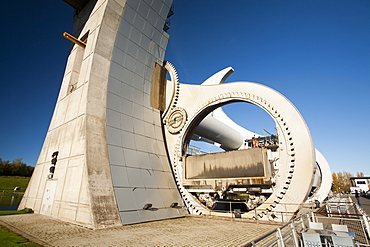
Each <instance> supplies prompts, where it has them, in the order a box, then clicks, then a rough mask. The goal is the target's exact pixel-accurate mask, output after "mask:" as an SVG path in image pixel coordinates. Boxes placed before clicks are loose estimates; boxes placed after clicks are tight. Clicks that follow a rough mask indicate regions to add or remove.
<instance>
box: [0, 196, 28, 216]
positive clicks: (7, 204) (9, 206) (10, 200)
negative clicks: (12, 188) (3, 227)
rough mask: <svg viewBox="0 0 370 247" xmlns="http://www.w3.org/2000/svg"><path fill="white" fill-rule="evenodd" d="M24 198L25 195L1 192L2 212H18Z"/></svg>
mask: <svg viewBox="0 0 370 247" xmlns="http://www.w3.org/2000/svg"><path fill="white" fill-rule="evenodd" d="M22 197H23V193H1V192H0V211H8V210H17V209H18V205H19V203H20V202H21V200H22Z"/></svg>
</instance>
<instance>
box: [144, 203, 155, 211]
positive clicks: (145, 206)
mask: <svg viewBox="0 0 370 247" xmlns="http://www.w3.org/2000/svg"><path fill="white" fill-rule="evenodd" d="M152 206H153V204H151V203H147V204H145V205H144V207H143V209H144V210H148V209H150V208H151V207H152Z"/></svg>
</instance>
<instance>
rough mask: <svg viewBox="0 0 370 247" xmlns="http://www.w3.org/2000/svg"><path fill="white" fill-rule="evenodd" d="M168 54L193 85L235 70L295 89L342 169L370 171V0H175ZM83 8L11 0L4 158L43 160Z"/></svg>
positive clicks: (234, 111)
mask: <svg viewBox="0 0 370 247" xmlns="http://www.w3.org/2000/svg"><path fill="white" fill-rule="evenodd" d="M174 11H175V14H174V15H173V16H172V17H171V29H170V30H169V34H170V36H171V37H170V42H169V46H168V49H167V53H166V59H167V60H169V61H170V62H171V63H173V64H174V65H175V67H176V69H177V70H178V72H179V78H180V81H181V82H184V83H194V84H200V83H202V82H203V81H204V80H205V79H207V78H208V77H209V76H211V75H212V74H213V73H215V72H217V71H219V70H221V69H223V68H225V67H228V66H232V67H233V68H234V69H235V72H234V73H233V74H232V75H231V76H230V77H229V79H228V80H227V81H228V82H231V81H252V82H259V83H261V84H264V85H267V86H269V87H272V88H274V89H275V90H277V91H279V92H280V93H282V94H283V95H285V96H286V97H287V98H288V99H289V100H290V101H292V103H293V104H294V105H295V106H296V107H297V108H298V110H299V111H300V112H301V114H302V115H303V117H304V118H305V120H306V122H307V124H308V127H309V128H310V131H311V135H312V138H313V141H314V144H315V147H316V148H317V149H319V150H320V151H321V152H322V153H323V154H324V156H325V157H326V159H327V160H328V162H329V164H330V165H331V168H332V171H333V172H339V171H346V172H351V173H352V174H353V175H355V174H356V172H364V173H365V175H368V176H370V161H369V158H368V154H369V153H370V152H369V150H370V128H369V122H370V15H369V11H370V1H368V0H352V1H349V0H310V1H303V0H294V1H293V0H280V1H275V0H274V1H273V0H269V1H267V0H248V1H241V0H234V1H225V0H222V1H221V0H213V1H210V0H201V1H199V0H197V1H195V0H191V1H190V0H186V1H185V0H175V1H174ZM72 16H73V9H72V8H71V7H70V6H69V5H67V4H65V3H64V2H63V1H62V0H59V1H40V0H38V1H25V0H23V1H7V2H4V4H3V7H2V8H1V10H0V18H1V23H3V27H2V32H1V34H0V35H1V39H0V49H1V56H0V61H1V66H0V72H1V73H0V76H1V77H0V78H1V90H0V113H1V121H0V138H1V142H0V143H1V144H0V158H2V159H3V160H11V161H12V160H14V159H16V158H20V157H21V158H23V161H24V162H26V163H27V164H29V165H35V164H36V160H37V157H38V154H39V152H40V149H41V146H42V143H43V140H44V138H45V135H46V131H47V129H48V125H49V122H50V119H51V115H52V113H53V110H54V106H55V102H56V98H57V95H58V92H59V87H60V84H61V81H62V77H63V73H64V68H65V64H66V59H67V56H68V53H69V49H70V45H71V44H70V42H69V41H67V40H66V39H64V38H63V37H62V33H63V32H64V31H67V32H71V29H72ZM225 111H226V112H227V114H229V115H230V116H231V117H232V118H233V119H234V120H235V121H236V122H238V123H240V124H241V125H243V126H245V127H246V128H248V129H250V130H252V131H255V132H258V133H261V134H262V129H263V128H265V129H267V130H269V131H270V132H273V124H272V120H271V118H269V117H268V116H267V114H266V113H264V112H263V111H262V110H261V109H259V108H257V107H253V106H251V105H247V104H237V105H229V106H228V107H226V109H225Z"/></svg>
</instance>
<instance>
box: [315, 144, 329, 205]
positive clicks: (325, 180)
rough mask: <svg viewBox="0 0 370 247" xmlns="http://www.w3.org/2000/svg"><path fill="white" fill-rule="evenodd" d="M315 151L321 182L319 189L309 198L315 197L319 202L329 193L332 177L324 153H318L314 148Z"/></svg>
mask: <svg viewBox="0 0 370 247" xmlns="http://www.w3.org/2000/svg"><path fill="white" fill-rule="evenodd" d="M315 153H316V163H317V165H318V167H319V169H320V173H321V184H320V185H319V189H318V190H317V191H316V193H315V194H314V195H313V196H312V197H311V198H313V199H316V200H318V201H319V202H323V201H324V200H325V199H326V198H327V197H328V195H329V192H330V190H331V185H332V183H333V177H332V174H331V169H330V166H329V163H328V161H327V160H326V159H325V157H324V155H322V153H320V151H319V150H317V149H315Z"/></svg>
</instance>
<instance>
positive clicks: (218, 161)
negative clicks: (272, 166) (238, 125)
mask: <svg viewBox="0 0 370 247" xmlns="http://www.w3.org/2000/svg"><path fill="white" fill-rule="evenodd" d="M268 164H269V162H268V159H267V151H266V149H265V148H252V149H244V150H238V151H230V152H222V153H214V154H205V155H194V156H188V157H186V158H185V177H186V179H195V180H197V179H223V178H265V179H266V178H268V177H270V172H269V171H270V170H269V167H268Z"/></svg>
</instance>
